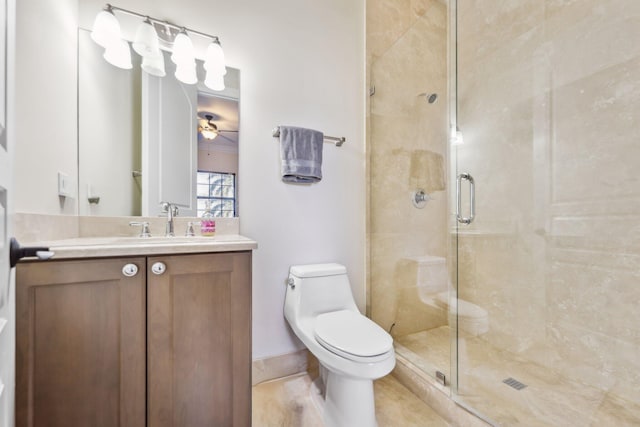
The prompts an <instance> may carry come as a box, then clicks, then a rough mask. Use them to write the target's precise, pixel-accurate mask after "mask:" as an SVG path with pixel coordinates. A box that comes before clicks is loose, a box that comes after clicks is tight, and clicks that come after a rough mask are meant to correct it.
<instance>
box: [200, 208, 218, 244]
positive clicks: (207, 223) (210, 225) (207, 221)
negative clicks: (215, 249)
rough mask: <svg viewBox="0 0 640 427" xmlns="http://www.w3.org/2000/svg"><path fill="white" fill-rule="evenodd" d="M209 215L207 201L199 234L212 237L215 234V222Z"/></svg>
mask: <svg viewBox="0 0 640 427" xmlns="http://www.w3.org/2000/svg"><path fill="white" fill-rule="evenodd" d="M214 218H215V217H214V216H213V214H212V213H211V202H209V201H207V204H206V208H205V211H204V213H203V214H202V219H201V220H200V234H202V235H203V236H214V235H215V234H216V221H215V220H214Z"/></svg>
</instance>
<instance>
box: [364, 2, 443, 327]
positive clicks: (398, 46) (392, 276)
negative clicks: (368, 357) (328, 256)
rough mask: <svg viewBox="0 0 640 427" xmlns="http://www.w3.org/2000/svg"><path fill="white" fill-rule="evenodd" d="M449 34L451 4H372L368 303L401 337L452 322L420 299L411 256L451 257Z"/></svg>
mask: <svg viewBox="0 0 640 427" xmlns="http://www.w3.org/2000/svg"><path fill="white" fill-rule="evenodd" d="M446 30H447V8H446V6H445V5H444V3H443V2H440V1H437V0H405V1H398V0H369V1H367V54H368V57H367V65H368V78H369V81H370V84H371V85H374V86H375V94H374V95H373V96H371V97H370V99H369V102H370V105H369V114H370V115H369V117H368V119H369V121H368V126H369V132H368V138H369V146H368V172H369V194H368V199H369V212H368V213H369V218H368V223H369V227H368V240H369V248H370V253H369V286H370V293H369V294H370V301H369V303H370V313H371V316H372V318H373V320H374V321H376V322H377V323H379V324H380V325H381V326H382V327H383V328H385V329H387V330H389V328H391V326H392V325H395V326H394V327H393V330H392V334H393V335H394V336H400V335H405V334H408V333H411V332H415V331H419V330H423V329H425V328H431V327H437V326H440V325H442V324H446V319H445V317H444V316H443V315H442V313H441V311H440V310H438V309H436V308H434V307H432V306H429V305H427V304H424V303H423V302H422V301H421V300H420V299H419V295H418V289H417V288H416V280H415V274H413V275H412V274H411V272H410V271H407V268H408V265H409V264H408V263H406V262H405V261H406V259H407V258H410V257H418V256H424V255H435V256H445V255H446V248H447V244H446V238H447V233H446V229H447V213H446V210H447V196H446V191H447V186H446V184H445V180H446V175H445V174H446V162H447V160H446V140H447V127H448V126H447V123H448V121H447V76H446V71H447V40H446V38H447V32H446ZM425 93H428V94H431V93H437V94H438V101H437V102H436V103H434V104H429V103H428V102H427V100H426V97H425V96H424V95H423V96H419V95H420V94H425ZM418 188H423V189H424V190H425V191H426V192H427V193H429V194H431V195H432V196H433V200H431V201H429V202H428V204H427V206H426V207H425V208H424V209H417V208H415V207H414V206H413V204H412V202H411V194H412V192H413V191H415V190H417V189H418ZM411 277H413V279H411Z"/></svg>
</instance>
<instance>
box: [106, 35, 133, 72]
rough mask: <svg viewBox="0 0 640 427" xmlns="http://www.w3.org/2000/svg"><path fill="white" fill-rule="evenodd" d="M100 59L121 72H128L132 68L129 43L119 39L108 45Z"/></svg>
mask: <svg viewBox="0 0 640 427" xmlns="http://www.w3.org/2000/svg"><path fill="white" fill-rule="evenodd" d="M102 57H103V58H104V59H105V60H106V61H107V62H108V63H109V64H111V65H113V66H116V67H118V68H122V69H123V70H130V69H131V68H133V65H132V64H131V50H130V49H129V43H127V42H126V41H124V40H122V39H119V40H118V41H117V42H116V43H113V44H111V45H109V46H108V47H107V48H106V49H105V51H104V54H103V55H102Z"/></svg>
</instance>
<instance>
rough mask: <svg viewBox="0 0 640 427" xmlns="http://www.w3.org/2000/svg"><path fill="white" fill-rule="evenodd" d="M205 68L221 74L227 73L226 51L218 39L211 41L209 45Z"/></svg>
mask: <svg viewBox="0 0 640 427" xmlns="http://www.w3.org/2000/svg"><path fill="white" fill-rule="evenodd" d="M204 69H205V70H207V71H209V72H211V73H214V74H218V75H220V76H224V75H225V74H227V68H226V67H225V60H224V51H223V50H222V46H220V42H219V41H217V40H214V41H212V42H211V43H209V46H208V47H207V54H206V57H205V61H204Z"/></svg>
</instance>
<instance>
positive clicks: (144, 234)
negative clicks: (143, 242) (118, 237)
mask: <svg viewBox="0 0 640 427" xmlns="http://www.w3.org/2000/svg"><path fill="white" fill-rule="evenodd" d="M129 225H130V226H132V227H133V226H142V229H141V230H140V234H139V235H138V237H151V233H150V232H149V222H148V221H142V222H140V221H131V222H130V223H129Z"/></svg>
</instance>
